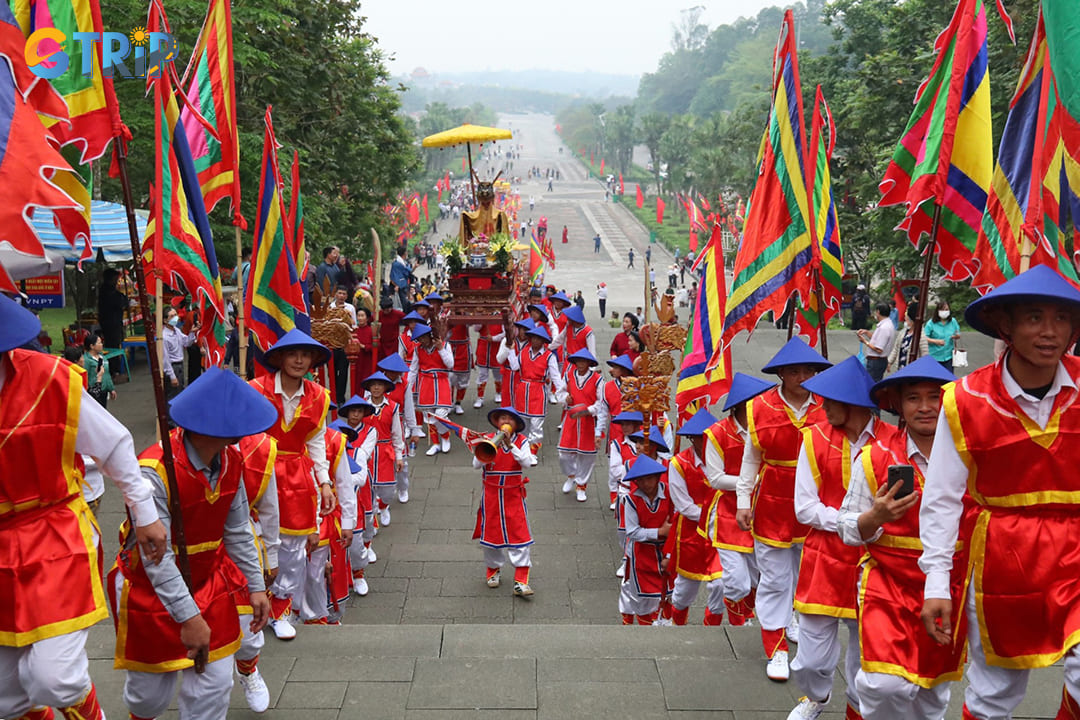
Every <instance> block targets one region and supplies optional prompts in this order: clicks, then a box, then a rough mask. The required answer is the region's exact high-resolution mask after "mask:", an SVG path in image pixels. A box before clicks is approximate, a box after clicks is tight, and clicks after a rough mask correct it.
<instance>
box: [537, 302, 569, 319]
mask: <svg viewBox="0 0 1080 720" xmlns="http://www.w3.org/2000/svg"><path fill="white" fill-rule="evenodd" d="M528 309H529V310H536V311H537V312H539V313H540V314H542V315H543V316H544V321H545V322H546V321H547V319H548V309H547V308H546V307H544V306H543V305H530V306H529V307H528ZM565 314H566V313H565V312H564V313H563V315H565Z"/></svg>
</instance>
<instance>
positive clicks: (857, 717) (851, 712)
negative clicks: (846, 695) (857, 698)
mask: <svg viewBox="0 0 1080 720" xmlns="http://www.w3.org/2000/svg"><path fill="white" fill-rule="evenodd" d="M844 720H863V716H862V714H861V713H860V712H859V711H858V710H856V709H855V708H853V707H851V705H848V706H847V711H845V712H844Z"/></svg>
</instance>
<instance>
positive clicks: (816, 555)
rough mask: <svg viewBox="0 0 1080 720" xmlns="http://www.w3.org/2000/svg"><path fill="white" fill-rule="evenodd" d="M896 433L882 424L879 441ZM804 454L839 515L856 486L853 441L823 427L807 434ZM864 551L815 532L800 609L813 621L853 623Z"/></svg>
mask: <svg viewBox="0 0 1080 720" xmlns="http://www.w3.org/2000/svg"><path fill="white" fill-rule="evenodd" d="M893 432H895V428H892V427H891V426H889V425H886V424H885V423H883V422H880V421H877V422H875V423H874V433H875V437H876V438H877V439H880V440H888V439H890V438H891V437H892V435H893ZM802 434H803V448H804V449H805V450H806V458H807V460H808V461H809V463H810V470H811V472H812V473H813V476H814V482H815V483H816V484H817V488H818V497H819V498H820V499H821V502H822V503H824V504H825V505H826V506H828V507H832V508H837V509H839V507H840V505H841V504H842V503H843V502H844V496H845V495H846V494H847V489H848V485H849V484H850V482H851V461H852V454H851V441H849V440H848V437H847V433H845V432H844V431H843V430H842V429H840V428H836V427H833V426H832V425H830V424H829V423H828V421H825V422H819V423H817V424H815V425H812V426H810V427H807V428H803V431H802ZM861 556H862V549H861V548H858V547H852V546H851V545H846V544H845V543H844V541H843V540H841V539H840V536H839V535H837V534H836V532H835V531H826V530H820V529H818V528H811V529H810V532H809V534H808V535H807V536H806V542H805V543H804V544H803V552H802V562H801V563H800V565H799V582H798V585H796V587H795V609H796V610H798V611H799V612H802V613H809V614H812V615H830V616H832V617H842V618H854V617H855V604H856V601H855V596H856V581H857V580H858V564H859V558H860V557H861Z"/></svg>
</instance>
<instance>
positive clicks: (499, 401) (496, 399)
mask: <svg viewBox="0 0 1080 720" xmlns="http://www.w3.org/2000/svg"><path fill="white" fill-rule="evenodd" d="M491 402H493V403H495V406H496V407H498V406H499V405H501V404H502V393H495V395H494V396H493V397H492V398H491Z"/></svg>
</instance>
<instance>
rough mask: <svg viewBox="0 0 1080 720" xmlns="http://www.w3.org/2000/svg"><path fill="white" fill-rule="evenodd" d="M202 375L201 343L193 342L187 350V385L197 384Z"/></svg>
mask: <svg viewBox="0 0 1080 720" xmlns="http://www.w3.org/2000/svg"><path fill="white" fill-rule="evenodd" d="M200 375H202V351H201V350H199V343H198V342H193V343H191V344H190V345H188V348H187V384H188V385H190V384H191V383H193V382H195V381H196V380H198V379H199V376H200Z"/></svg>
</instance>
